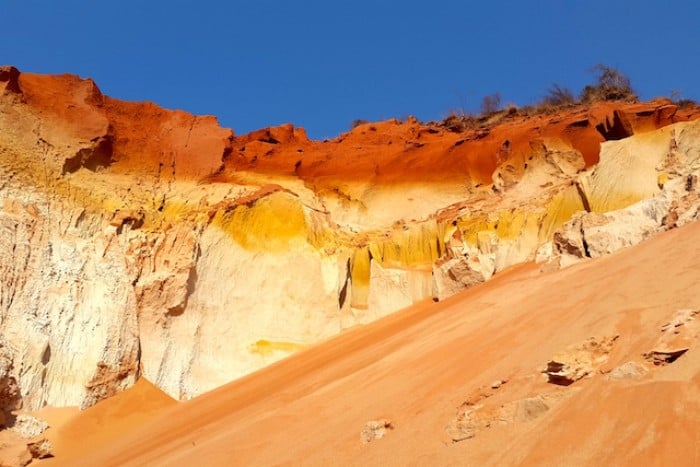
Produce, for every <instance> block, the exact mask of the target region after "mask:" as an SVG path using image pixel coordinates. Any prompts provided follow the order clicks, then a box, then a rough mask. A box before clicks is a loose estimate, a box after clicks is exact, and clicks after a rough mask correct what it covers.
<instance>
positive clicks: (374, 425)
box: [360, 418, 394, 444]
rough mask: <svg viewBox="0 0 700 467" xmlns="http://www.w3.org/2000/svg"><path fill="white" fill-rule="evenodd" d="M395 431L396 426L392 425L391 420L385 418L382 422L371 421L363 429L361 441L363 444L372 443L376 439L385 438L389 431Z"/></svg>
mask: <svg viewBox="0 0 700 467" xmlns="http://www.w3.org/2000/svg"><path fill="white" fill-rule="evenodd" d="M393 429H394V425H393V423H391V420H387V419H385V418H383V419H381V420H372V421H369V422H367V423H365V426H363V427H362V431H361V432H360V441H362V443H363V444H368V443H371V442H372V441H374V440H375V439H381V438H383V437H384V435H385V434H386V432H387V431H388V430H393Z"/></svg>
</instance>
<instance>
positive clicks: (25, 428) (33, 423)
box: [11, 414, 49, 438]
mask: <svg viewBox="0 0 700 467" xmlns="http://www.w3.org/2000/svg"><path fill="white" fill-rule="evenodd" d="M48 427H49V424H48V423H46V422H45V421H43V420H40V419H38V418H36V417H32V416H31V415H27V414H20V415H17V417H16V418H15V422H14V424H13V425H12V428H11V429H12V431H14V432H16V433H17V434H19V435H20V436H21V437H22V438H35V437H37V436H39V435H40V434H42V433H43V432H44V431H46V429H47V428H48Z"/></svg>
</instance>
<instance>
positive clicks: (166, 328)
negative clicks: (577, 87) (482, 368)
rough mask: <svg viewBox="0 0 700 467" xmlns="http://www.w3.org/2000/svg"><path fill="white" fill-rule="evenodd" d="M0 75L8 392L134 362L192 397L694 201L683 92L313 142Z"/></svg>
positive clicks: (671, 216) (75, 391)
mask: <svg viewBox="0 0 700 467" xmlns="http://www.w3.org/2000/svg"><path fill="white" fill-rule="evenodd" d="M0 91H1V92H0V206H1V210H0V231H1V232H2V235H0V258H2V259H1V260H0V333H1V335H2V337H3V340H2V341H0V352H1V353H0V391H1V394H2V402H1V403H2V404H3V406H2V408H3V409H4V410H12V409H14V408H16V407H17V406H18V405H19V404H20V403H21V404H23V407H24V408H26V409H29V410H31V409H36V408H40V407H42V406H44V405H53V406H64V405H78V406H81V407H88V406H90V405H93V404H95V403H97V402H99V401H100V400H102V399H104V398H106V397H110V396H112V395H114V394H116V393H117V392H119V391H121V390H123V389H124V388H126V387H129V386H130V385H132V384H133V383H134V381H136V379H137V378H138V377H139V376H145V377H146V378H147V379H148V380H150V381H152V382H154V383H155V384H156V385H157V386H158V387H160V388H162V389H163V390H165V391H166V392H167V393H168V394H169V395H171V396H173V397H175V398H178V399H187V398H191V397H193V396H195V395H198V394H201V393H202V392H205V391H208V390H211V389H213V388H215V387H217V386H220V385H221V384H224V383H226V382H228V381H231V380H232V379H235V378H237V377H240V376H242V375H245V374H248V373H250V372H252V371H254V370H256V369H258V368H261V367H262V366H265V365H268V364H270V363H272V362H274V361H276V360H279V359H280V358H282V357H284V356H287V355H289V354H290V353H292V352H294V351H296V350H298V349H301V348H304V347H306V346H308V345H310V344H312V343H315V342H318V341H320V340H322V339H325V338H327V337H329V336H332V335H334V334H337V333H338V332H340V331H341V330H343V329H345V328H348V327H351V326H354V325H356V324H361V323H367V322H370V321H372V320H375V319H377V318H379V317H382V316H385V315H387V314H389V313H392V312H394V311H396V310H398V309H400V308H403V307H406V306H409V305H411V304H413V303H415V302H418V301H421V300H426V299H437V300H441V299H443V298H446V297H448V296H450V295H453V294H454V293H456V292H458V291H460V290H463V289H464V288H467V287H470V286H472V285H474V284H478V283H480V282H483V281H485V280H488V279H490V278H491V277H492V276H493V275H494V274H497V273H498V272H500V271H502V270H504V269H506V268H508V267H510V266H512V265H515V264H518V263H521V262H524V261H530V260H533V259H535V257H536V256H538V257H539V258H540V259H541V260H542V261H549V262H550V264H554V265H555V266H556V265H559V264H561V265H565V264H567V261H568V262H573V261H577V260H579V259H581V258H585V257H593V256H597V255H603V254H607V253H609V252H611V251H614V250H616V249H619V248H621V247H624V246H626V245H629V244H633V243H635V242H637V241H640V240H642V239H644V238H646V237H648V236H649V235H652V234H654V233H656V232H658V231H660V230H664V229H667V228H673V227H674V226H678V225H682V224H683V223H685V222H688V221H690V220H692V219H695V218H696V216H697V206H698V204H697V202H696V199H697V194H696V185H697V182H696V181H697V173H696V170H697V162H696V159H697V155H698V150H699V149H698V148H700V143H699V139H698V132H700V126H698V123H695V122H689V123H676V122H682V121H685V120H692V119H695V118H697V117H698V116H700V114H699V113H698V112H697V109H696V108H690V109H685V110H679V109H677V108H676V107H675V106H673V105H672V104H670V103H669V102H668V101H655V102H651V103H646V104H638V105H629V104H624V103H600V104H593V105H592V106H590V107H578V108H574V109H571V110H570V111H567V112H565V113H562V114H561V115H536V116H529V117H526V116H517V115H515V116H514V115H510V114H505V113H504V114H502V115H499V116H498V119H500V121H499V122H497V123H496V122H492V123H489V124H485V125H483V126H482V127H480V128H476V129H469V130H465V129H455V128H451V127H449V125H445V124H442V125H441V124H421V123H419V122H418V121H416V120H415V119H409V120H408V121H406V122H399V121H395V120H392V121H387V122H379V123H372V124H364V125H360V126H358V127H357V128H355V129H354V130H353V131H351V132H349V133H346V134H343V135H341V136H339V137H338V138H336V139H334V140H332V141H327V142H320V141H312V140H309V139H308V138H307V136H306V134H305V132H304V130H303V129H301V128H295V127H293V126H291V125H284V126H281V127H278V128H268V129H263V130H260V131H257V132H253V133H250V134H248V135H241V136H234V134H233V132H232V131H231V130H228V129H224V128H221V127H219V125H218V124H217V122H216V119H215V118H214V117H195V116H192V115H189V114H187V113H185V112H181V111H169V110H164V109H162V108H160V107H158V106H156V105H154V104H151V103H127V102H121V101H118V100H115V99H112V98H110V97H107V96H104V95H103V94H102V93H101V92H100V90H99V88H98V87H97V86H96V85H95V83H94V82H92V81H91V80H89V79H80V78H78V77H75V76H70V75H61V76H43V75H33V74H27V73H20V72H19V71H17V70H16V69H15V68H11V67H10V68H8V67H5V68H2V69H0ZM667 125H668V126H667ZM659 127H663V128H661V129H658V130H657V128H659ZM627 136H630V137H629V138H627ZM623 137H624V138H625V139H621V140H619V141H610V142H604V141H605V140H617V139H620V138H623ZM601 142H604V143H603V145H602V149H601V150H600V153H599V146H600V143H601ZM599 159H600V161H601V162H600V164H598V161H599ZM596 164H597V165H596ZM611 180H615V181H616V183H610V181H611ZM620 180H630V182H629V183H628V182H624V183H623V182H620ZM645 203H646V204H645ZM625 229H626V230H625ZM543 245H544V246H543ZM555 263H556V264H555Z"/></svg>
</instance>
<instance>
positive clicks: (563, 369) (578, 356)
mask: <svg viewBox="0 0 700 467" xmlns="http://www.w3.org/2000/svg"><path fill="white" fill-rule="evenodd" d="M618 337H619V336H612V337H603V338H595V337H591V338H590V339H588V340H586V341H584V342H583V343H581V344H577V345H574V346H570V347H568V348H567V349H566V350H564V351H562V352H559V353H557V354H556V355H555V356H554V358H553V359H552V360H550V361H549V362H547V367H546V369H545V370H544V373H546V374H547V377H548V381H549V382H550V383H552V384H557V385H560V386H568V385H570V384H572V383H574V382H576V381H578V380H580V379H581V378H583V377H585V376H588V375H590V374H592V373H593V372H594V371H595V370H596V369H597V368H598V367H599V366H600V365H602V364H603V363H605V362H606V361H607V359H608V354H609V353H610V351H611V350H612V346H613V343H614V342H615V340H617V338H618Z"/></svg>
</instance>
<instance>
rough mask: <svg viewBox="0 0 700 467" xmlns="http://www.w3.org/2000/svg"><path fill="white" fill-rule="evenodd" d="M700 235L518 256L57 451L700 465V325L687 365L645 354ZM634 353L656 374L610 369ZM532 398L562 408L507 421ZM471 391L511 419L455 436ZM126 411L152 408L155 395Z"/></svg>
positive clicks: (92, 461) (81, 458) (129, 458)
mask: <svg viewBox="0 0 700 467" xmlns="http://www.w3.org/2000/svg"><path fill="white" fill-rule="evenodd" d="M698 235H700V225H698V224H692V225H689V226H687V227H684V228H681V229H678V230H674V231H671V232H668V233H665V234H662V235H660V236H658V237H656V238H654V239H652V240H650V241H647V242H645V243H643V244H641V245H639V246H637V247H634V248H631V249H627V250H623V251H621V252H618V253H616V254H613V255H611V256H608V257H605V258H602V259H598V260H592V261H588V262H585V263H582V264H579V265H577V266H574V267H571V268H569V269H565V270H561V271H557V272H550V273H547V272H541V271H540V270H539V269H538V268H537V267H535V266H534V265H526V266H523V267H519V268H517V269H514V270H511V271H509V272H506V273H504V274H501V275H499V276H497V277H496V278H495V279H494V280H493V281H491V282H488V283H486V284H484V285H481V286H477V287H474V288H472V289H470V290H467V291H465V292H464V293H461V294H459V295H457V296H455V297H453V298H451V299H448V300H446V301H444V302H441V303H436V304H433V303H425V304H423V305H419V306H415V307H412V308H409V309H407V310H404V311H402V312H399V313H397V314H395V315H393V316H390V317H388V318H385V319H382V320H380V321H378V322H375V323H373V324H370V325H368V326H364V327H361V328H356V329H354V330H351V331H349V332H346V333H344V334H342V335H340V336H338V337H336V338H334V339H331V340H329V341H327V342H326V343H324V344H321V345H319V346H316V347H313V348H310V349H308V350H306V351H303V352H301V353H299V354H296V355H294V356H293V357H291V358H289V359H287V360H285V361H282V362H280V363H278V364H275V365H272V366H271V367H268V368H266V369H264V370H261V371H259V372H257V373H255V374H253V375H250V376H249V377H246V378H243V379H242V380H239V381H236V382H233V383H231V384H228V385H226V386H224V387H221V388H219V389H217V390H215V391H212V392H210V393H207V394H204V395H202V396H200V397H198V398H196V399H193V400H191V401H189V402H185V403H180V404H177V405H174V406H172V407H169V408H164V409H163V410H162V411H161V412H160V413H158V414H156V415H154V416H153V417H152V418H151V419H150V420H149V421H148V422H147V423H144V424H143V426H141V427H139V428H134V429H133V430H130V431H129V432H123V433H122V434H121V435H120V436H114V437H113V438H112V441H111V442H110V443H109V444H102V445H101V446H100V447H99V449H97V450H95V451H91V452H85V451H84V445H83V443H82V441H81V437H82V433H84V431H82V429H75V430H74V429H73V428H71V426H73V427H76V426H78V427H80V426H91V425H92V426H94V420H93V417H94V415H93V413H94V412H91V411H86V412H84V413H83V414H81V415H79V416H78V419H76V421H74V422H73V424H72V425H71V424H69V425H66V427H65V428H64V429H63V431H62V432H61V436H62V439H66V440H68V439H70V440H72V441H73V442H72V445H71V446H69V444H70V443H66V444H63V445H62V446H63V451H62V455H61V458H60V459H59V458H57V459H56V460H57V461H60V462H57V464H60V465H169V466H172V465H192V464H199V465H689V466H690V465H698V463H700V418H698V417H697V414H698V409H700V407H698V405H699V402H698V401H700V397H699V396H700V353H699V352H698V349H697V337H698V327H697V325H696V324H695V323H694V322H688V323H686V325H685V327H682V326H681V327H679V328H677V329H678V331H679V332H680V333H681V334H683V333H690V334H688V336H689V337H690V341H688V342H692V344H691V345H690V350H688V351H687V352H686V353H685V354H684V355H683V356H681V357H680V358H678V360H676V361H675V362H673V363H671V364H668V365H659V366H656V365H653V364H651V363H650V361H649V360H648V359H645V357H644V354H646V353H648V352H650V351H651V350H652V349H653V348H655V346H656V345H657V343H658V340H659V339H660V338H663V337H664V336H663V333H664V331H663V330H662V329H663V328H664V325H665V324H667V323H669V322H670V321H672V318H673V316H674V314H676V312H677V311H678V310H679V309H686V308H690V309H695V310H697V309H698V307H699V305H700V303H698V298H697V288H696V285H697V283H698V281H700V269H698V268H697V263H698V261H700V246H698V245H699V244H698V242H697V241H696V239H697V237H698ZM686 328H687V329H686ZM605 336H618V337H617V338H616V339H614V338H613V339H612V340H611V342H613V344H612V347H611V348H609V349H607V351H606V352H608V353H606V355H605V357H606V358H608V360H607V361H604V362H603V363H602V364H601V365H600V366H599V367H598V368H596V369H595V370H594V371H593V372H592V373H591V375H590V377H586V378H583V379H580V380H578V381H576V382H574V383H573V384H571V385H569V386H559V385H554V384H551V383H548V382H547V381H546V378H545V377H544V376H543V374H542V373H541V372H542V370H543V368H544V367H545V365H546V362H548V361H549V360H550V359H551V358H552V357H553V355H555V354H556V353H557V352H558V351H561V350H563V349H566V348H568V347H569V346H571V345H573V344H577V343H580V342H582V341H586V339H588V338H591V337H595V338H597V339H599V340H600V339H603V338H604V337H605ZM630 361H631V362H635V365H638V366H643V367H645V368H646V369H647V370H648V373H646V374H645V375H642V376H641V377H640V379H638V380H635V379H620V380H615V379H610V378H609V376H610V372H611V370H612V369H614V368H616V367H618V366H620V365H622V364H624V363H625V362H630ZM494 381H506V382H505V383H503V384H502V385H500V387H499V388H497V389H492V387H491V386H492V382H494ZM142 389H143V388H142ZM138 390H139V389H138V388H137V389H136V390H135V391H138ZM533 397H534V398H540V399H541V400H545V401H548V402H547V403H548V404H549V410H547V411H545V412H544V413H542V414H537V413H535V412H528V411H527V410H525V412H523V413H524V416H522V417H520V419H518V417H516V419H515V420H510V421H507V422H504V423H501V422H500V421H499V418H498V415H497V414H499V413H503V410H505V409H504V407H505V408H508V407H513V404H516V406H517V404H518V403H519V402H521V401H523V400H526V399H527V400H531V398H533ZM115 403H116V402H115V400H112V399H110V400H107V401H105V402H102V403H100V404H99V405H98V406H96V407H95V409H92V410H97V409H98V408H99V407H101V406H103V407H105V408H106V407H109V406H110V405H112V404H115ZM469 404H477V405H483V406H484V407H485V409H484V410H485V412H484V413H486V418H487V419H488V417H489V415H488V414H489V413H492V414H496V416H494V417H495V418H493V419H489V420H490V422H489V423H490V426H489V427H483V426H482V428H481V429H479V430H478V431H477V432H476V434H475V436H474V437H473V438H471V439H465V440H464V441H461V442H453V441H452V439H451V437H450V435H449V434H448V431H446V427H447V426H448V425H449V424H450V422H451V421H452V420H454V419H455V416H456V414H457V413H458V410H460V407H462V408H464V407H471V406H470V405H469ZM120 410H123V411H124V412H125V413H128V412H130V411H133V412H134V413H139V412H140V411H141V410H142V407H141V402H140V401H138V400H133V401H132V403H131V405H130V406H129V407H127V406H122V408H121V409H120ZM489 411H490V412H489ZM499 411H500V412H499ZM538 415H539V416H538ZM378 419H388V420H390V421H391V424H392V426H393V429H390V430H388V432H387V433H386V435H385V436H384V437H383V438H382V439H376V440H374V441H373V442H371V443H369V444H363V443H362V442H361V440H360V431H361V429H362V427H363V426H364V424H365V423H366V422H368V421H370V420H378ZM114 434H116V433H114Z"/></svg>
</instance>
